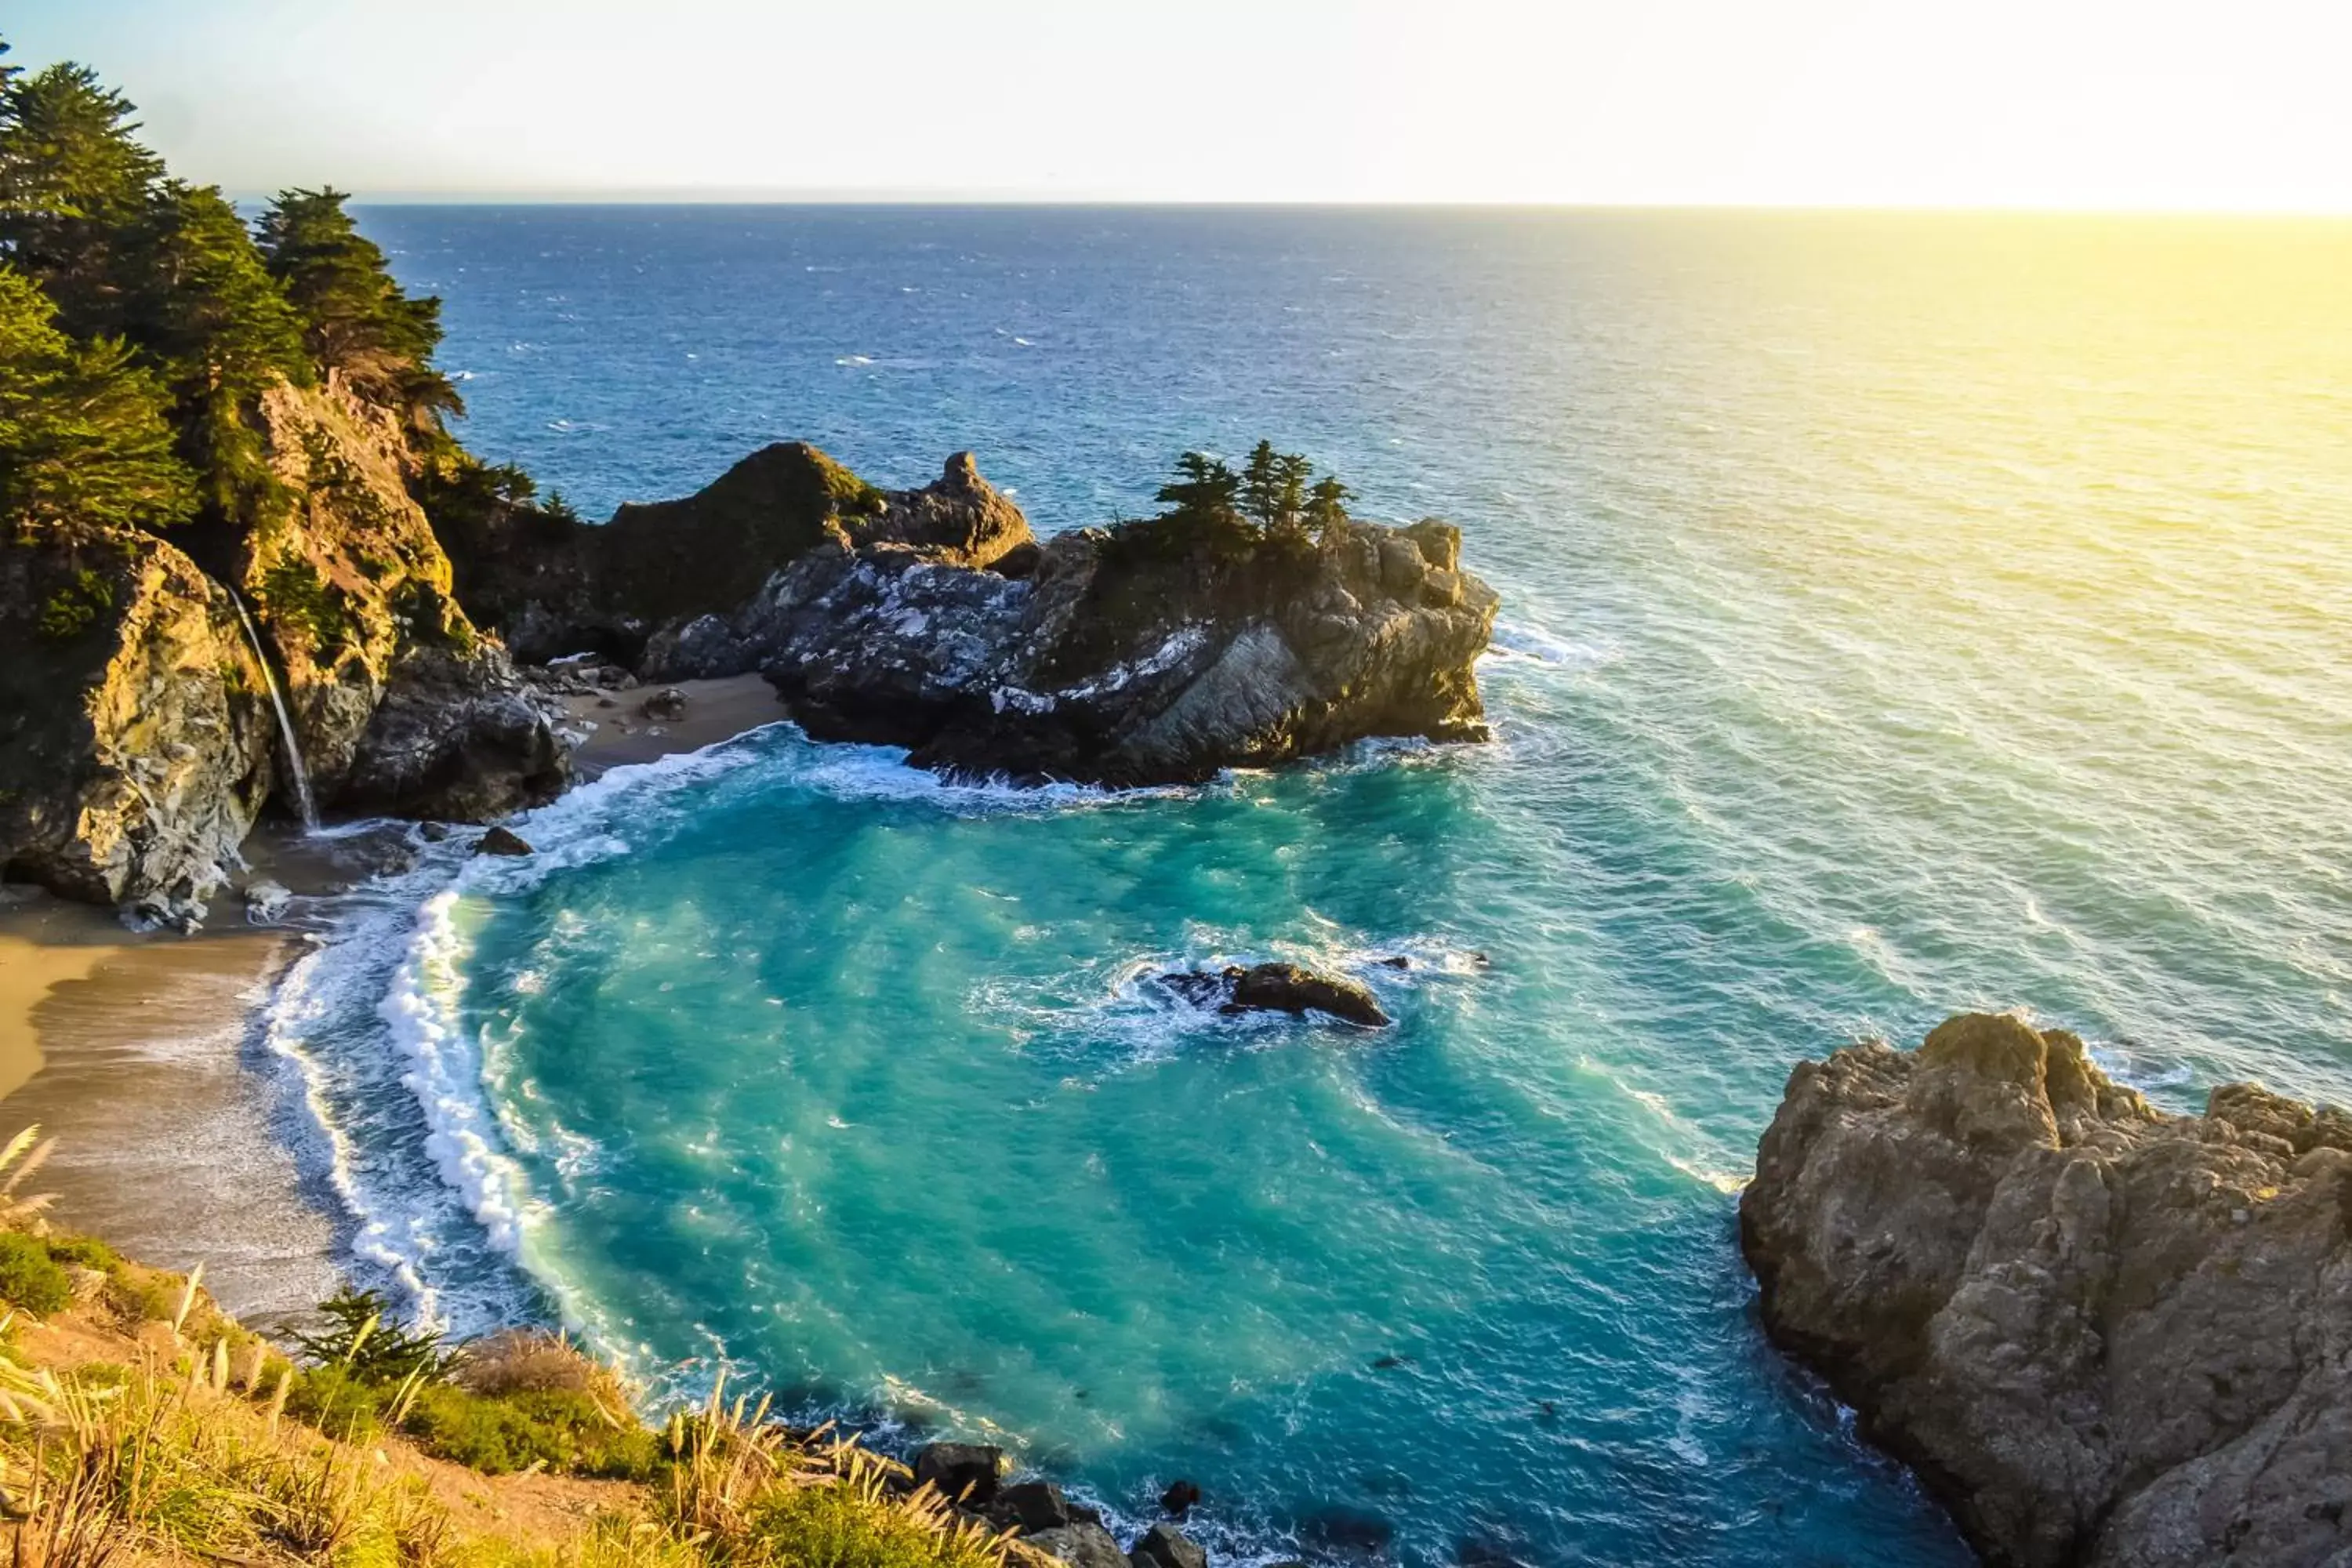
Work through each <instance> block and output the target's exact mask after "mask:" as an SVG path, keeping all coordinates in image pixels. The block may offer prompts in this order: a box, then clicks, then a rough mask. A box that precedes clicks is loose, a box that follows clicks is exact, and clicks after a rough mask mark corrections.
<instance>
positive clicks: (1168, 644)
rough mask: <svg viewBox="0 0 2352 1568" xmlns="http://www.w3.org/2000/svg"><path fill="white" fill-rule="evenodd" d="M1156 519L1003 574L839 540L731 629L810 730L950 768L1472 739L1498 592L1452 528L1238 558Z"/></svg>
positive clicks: (1204, 762)
mask: <svg viewBox="0 0 2352 1568" xmlns="http://www.w3.org/2000/svg"><path fill="white" fill-rule="evenodd" d="M1168 527H1169V525H1166V524H1161V523H1146V524H1129V525H1128V526H1127V527H1126V528H1125V529H1123V530H1120V531H1109V532H1105V531H1086V532H1081V533H1076V534H1066V535H1063V536H1061V537H1058V538H1056V539H1055V540H1052V541H1051V542H1048V543H1046V544H1045V546H1044V547H1043V549H1042V550H1041V551H1040V552H1039V554H1038V557H1037V559H1036V561H1035V563H1034V567H1032V569H1031V571H1030V573H1029V574H1028V575H1027V576H1025V577H1022V578H1017V579H1015V578H1007V577H1004V576H1003V575H1002V574H992V573H988V572H982V571H973V570H970V569H967V568H962V567H958V566H955V565H952V564H946V563H940V562H937V561H934V560H931V559H929V558H927V557H926V556H925V555H924V554H923V553H922V552H917V551H908V550H905V549H902V548H898V547H895V546H889V545H879V546H877V545H862V546H861V545H857V544H856V543H854V542H850V541H848V540H836V541H832V542H828V544H826V545H824V546H821V547H819V548H818V549H816V550H814V551H812V552H809V554H807V555H806V556H804V557H803V558H802V559H801V560H800V561H799V562H796V563H794V564H793V566H792V567H791V568H790V569H789V570H787V571H786V572H784V573H782V574H780V575H779V576H778V577H777V578H776V579H775V580H774V581H773V582H772V583H771V584H769V585H768V587H767V588H765V589H763V590H762V591H761V595H760V596H759V597H758V598H757V599H755V600H754V601H753V602H752V604H751V605H749V606H747V608H746V609H745V611H744V612H743V613H742V614H741V615H740V616H738V617H737V623H736V624H737V627H738V630H739V633H740V635H742V636H744V637H746V638H747V640H749V641H750V642H751V643H752V644H754V645H755V646H757V647H759V648H760V649H761V670H762V671H763V672H764V673H765V674H766V675H767V677H768V679H769V680H770V681H771V682H772V684H773V685H774V686H775V688H776V690H777V692H778V694H779V695H780V696H782V699H783V700H784V703H785V706H786V707H787V708H788V709H790V710H792V712H793V716H794V717H795V718H796V719H798V720H799V721H801V723H802V725H803V727H804V728H806V729H807V730H808V731H809V732H810V733H812V734H814V735H817V736H819V737H821V738H828V739H840V740H859V741H886V742H892V743H895V744H898V745H904V746H907V747H908V748H910V749H911V750H912V752H914V758H913V760H914V761H915V762H916V763H919V764H920V765H923V766H929V767H938V768H943V769H947V770H949V771H951V772H957V773H1004V774H1009V775H1011V776H1013V777H1017V778H1027V779H1040V778H1055V779H1070V780H1077V781H1082V782H1087V783H1100V784H1116V785H1132V784H1161V783H1181V782H1191V781H1197V780H1200V779H1204V778H1207V777H1209V776H1211V775H1212V774H1213V773H1216V772H1217V771H1218V770H1219V769H1221V768H1225V767H1235V766H1241V767H1259V766H1265V765H1269V764H1272V763H1282V762H1287V761H1290V760H1292V759H1294V758H1297V757H1301V756H1307V755H1311V754H1313V753H1316V752H1325V751H1329V750H1331V749H1333V748H1335V747H1338V746H1341V745H1345V744H1347V743H1348V742H1352V741H1357V740H1360V739H1363V738H1365V737H1368V736H1374V735H1397V736H1412V735H1418V736H1427V737H1429V738H1431V739H1434V740H1442V741H1459V740H1473V739H1479V738H1483V737H1484V735H1485V733H1486V727H1485V724H1484V722H1483V720H1482V717H1481V711H1482V710H1481V708H1480V703H1479V698H1478V689H1477V683H1476V679H1475V675H1474V673H1473V665H1474V663H1475V660H1476V658H1477V657H1478V655H1479V654H1480V653H1481V652H1483V651H1484V650H1485V648H1486V642H1487V637H1488V635H1489V634H1490V632H1491V631H1492V629H1493V626H1494V617H1495V611H1496V604H1497V600H1496V595H1495V594H1494V592H1493V590H1491V589H1489V588H1488V587H1487V586H1486V584H1484V583H1481V582H1480V581H1478V579H1477V578H1475V577H1473V576H1470V575H1468V574H1465V573H1464V572H1462V571H1461V569H1460V560H1459V556H1460V549H1461V536H1460V535H1459V534H1458V533H1457V532H1456V531H1454V529H1452V528H1451V527H1448V526H1447V525H1445V524H1444V523H1435V522H1431V523H1421V524H1416V525H1415V526H1414V527H1413V528H1412V529H1405V530H1398V529H1388V528H1381V527H1377V526H1373V525H1369V524H1361V523H1351V524H1348V525H1345V526H1344V527H1342V528H1340V529H1339V530H1336V531H1334V532H1333V533H1332V534H1331V535H1330V536H1329V537H1328V538H1327V539H1325V540H1324V541H1323V542H1320V543H1315V542H1307V541H1306V540H1303V539H1302V540H1298V541H1296V542H1276V541H1260V542H1256V543H1255V544H1254V545H1252V546H1250V547H1248V548H1247V549H1245V550H1242V551H1228V550H1225V549H1222V548H1219V547H1215V546H1210V545H1206V544H1202V545H1200V546H1197V547H1195V546H1193V545H1190V544H1187V543H1184V542H1181V541H1176V540H1172V539H1171V536H1170V535H1169V533H1168V532H1167V530H1168Z"/></svg>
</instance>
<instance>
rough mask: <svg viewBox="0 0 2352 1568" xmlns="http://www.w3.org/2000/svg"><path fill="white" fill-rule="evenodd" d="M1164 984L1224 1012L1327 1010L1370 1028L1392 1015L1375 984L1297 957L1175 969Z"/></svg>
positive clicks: (1162, 978)
mask: <svg viewBox="0 0 2352 1568" xmlns="http://www.w3.org/2000/svg"><path fill="white" fill-rule="evenodd" d="M1160 984H1162V985H1164V986H1166V987H1167V988H1168V989H1169V990H1171V991H1172V992H1174V993H1175V994H1177V995H1179V996H1181V997H1182V998H1183V999H1184V1000H1185V1001H1187V1002H1190V1003H1191V1004H1192V1005H1194V1006H1195V1007H1209V1006H1214V1007H1215V1008H1216V1009H1217V1010H1218V1011H1219V1012H1222V1013H1288V1014H1291V1015H1292V1016H1298V1015H1301V1014H1305V1013H1309V1012H1314V1013H1328V1014H1329V1015H1330V1016H1332V1017H1335V1018H1340V1019H1344V1020H1345V1021H1347V1022H1348V1023H1350V1024H1360V1025H1362V1026H1365V1027H1367V1028H1375V1029H1376V1028H1381V1027H1382V1026H1386V1025H1387V1024H1388V1023H1389V1021H1390V1020H1389V1016H1388V1014H1387V1013H1385V1012H1383V1011H1382V1010H1381V1004H1380V1001H1379V999H1378V998H1377V997H1375V996H1374V995H1373V994H1372V993H1371V988H1370V987H1369V986H1367V985H1363V984H1359V983H1358V982H1356V981H1353V980H1349V979H1348V978H1346V977H1345V976H1342V975H1337V974H1326V973H1321V972H1320V971H1318V970H1313V969H1307V968H1304V967H1302V966H1300V965H1298V964H1296V963H1260V964H1256V965H1254V966H1252V967H1250V968H1246V969H1244V968H1243V967H1242V966H1241V965H1239V964H1231V965H1228V966H1227V967H1226V968H1225V969H1224V970H1223V972H1221V973H1215V974H1212V973H1209V972H1208V971H1206V970H1203V969H1179V970H1171V971H1170V972H1169V973H1165V974H1162V975H1160Z"/></svg>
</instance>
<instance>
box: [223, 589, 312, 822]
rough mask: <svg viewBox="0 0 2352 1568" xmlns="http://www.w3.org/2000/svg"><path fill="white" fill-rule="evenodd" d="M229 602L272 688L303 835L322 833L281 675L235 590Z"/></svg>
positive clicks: (271, 705)
mask: <svg viewBox="0 0 2352 1568" xmlns="http://www.w3.org/2000/svg"><path fill="white" fill-rule="evenodd" d="M228 596H229V602H230V603H231V604H233V605H236V618H237V619H238V620H240V621H242V622H244V623H245V640H246V641H247V642H248V643H250V644H252V645H253V657H254V658H256V659H257V660H259V661H260V664H261V679H262V680H263V681H264V682H265V683H266V684H267V685H268V688H269V706H270V707H272V708H274V709H276V710H277V711H278V739H280V740H282V741H284V742H286V764H287V766H288V767H289V768H290V769H291V770H292V771H293V773H294V804H295V805H296V806H297V807H298V808H299V810H300V811H301V813H302V831H303V832H305V833H316V832H317V831H318V830H319V806H318V803H317V802H316V801H314V800H312V799H311V798H310V769H309V768H307V767H305V766H303V765H302V742H300V741H299V740H297V739H295V736H294V720H293V717H292V715H290V714H289V713H288V712H287V711H286V697H285V694H284V693H283V692H281V691H279V690H278V672H277V671H276V670H275V669H273V668H270V664H269V653H268V649H266V648H264V647H262V646H261V633H260V632H259V631H258V630H257V629H256V628H255V626H254V624H253V616H251V615H249V614H248V613H247V610H246V607H245V601H244V600H243V599H242V598H240V597H238V596H237V592H236V589H234V588H231V589H229V590H228Z"/></svg>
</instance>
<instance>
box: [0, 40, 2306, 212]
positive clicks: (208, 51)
mask: <svg viewBox="0 0 2352 1568" xmlns="http://www.w3.org/2000/svg"><path fill="white" fill-rule="evenodd" d="M0 27H5V29H6V34H7V37H9V38H10V40H11V41H12V42H13V43H14V44H15V45H16V59H17V60H18V61H19V62H21V63H28V64H41V63H45V62H47V61H48V60H51V59H56V58H63V57H71V58H79V59H81V60H84V61H86V62H87V63H89V64H91V65H94V66H96V67H97V68H99V69H100V71H101V72H102V73H103V74H104V75H105V76H106V77H107V78H109V79H110V80H112V81H114V82H116V83H118V84H120V85H121V87H123V88H124V89H126V90H127V91H128V92H129V93H130V94H131V96H132V97H133V98H134V99H136V100H138V102H139V103H140V105H141V106H142V110H144V113H145V119H146V122H147V127H148V134H149V139H150V140H151V141H152V142H153V143H154V144H155V145H156V146H157V147H159V148H160V149H161V150H162V151H163V152H164V153H166V154H167V155H168V156H169V157H170V158H171V160H172V163H173V166H174V168H175V169H176V170H178V171H179V172H181V173H183V174H187V175H190V176H192V177H194V178H197V179H201V180H205V181H213V182H217V183H219V184H224V185H226V186H227V187H229V189H230V190H231V191H232V193H236V194H247V193H255V192H261V191H268V190H274V189H276V188H278V187H279V186H283V185H289V184H317V183H320V182H322V181H332V182H333V183H335V184H339V185H341V186H344V187H346V188H355V189H357V190H358V191H359V192H361V193H362V195H378V196H384V195H550V196H562V195H634V196H663V195H676V196H746V195H857V196H894V195H896V196H933V197H936V196H976V197H1045V198H1071V199H1087V198H1139V199H1179V200H1235V201H1258V200H1323V201H1391V200H1393V201H1506V202H1512V201H1529V202H1578V203H1650V202H1674V203H1717V202H1722V203H1799V204H1870V205H1992V206H2061V207H2064V206H2100V207H2158V208H2221V209H2250V208H2251V209H2277V210H2291V211H2327V212H2352V74H2347V73H2352V0H2302V3H2289V0H2202V3H2200V4H2195V5H2190V4H2182V3H2178V0H1934V3H1929V0H1909V3H1906V0H1883V3H1876V4H1872V3H1865V0H1613V3H1610V4H1591V3H1587V0H1558V3H1554V4H1542V3H1538V0H1526V3H1519V4H1513V3H1507V0H1411V3H1408V0H1178V3H1161V0H835V3H833V4H826V5H804V4H798V3H792V0H766V3H760V0H654V3H646V0H628V3H622V0H397V3H395V4H383V3H378V4H367V5H362V4H353V3H349V0H12V3H11V4H10V5H8V6H7V7H6V9H5V12H0Z"/></svg>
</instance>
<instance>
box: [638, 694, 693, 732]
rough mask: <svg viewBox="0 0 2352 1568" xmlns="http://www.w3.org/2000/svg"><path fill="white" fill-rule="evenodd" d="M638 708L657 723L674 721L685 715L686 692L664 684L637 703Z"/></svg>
mask: <svg viewBox="0 0 2352 1568" xmlns="http://www.w3.org/2000/svg"><path fill="white" fill-rule="evenodd" d="M638 710H639V711H641V712H642V713H644V714H645V716H646V718H648V719H651V720H654V721H656V722H657V723H663V724H668V723H674V722H676V721H678V720H680V719H683V718H685V717H686V693H685V692H683V691H680V690H679V689H677V687H675V686H665V687H663V688H662V689H660V690H659V691H656V692H655V693H654V694H653V695H652V696H650V697H648V698H646V700H644V701H643V702H641V703H639V704H638Z"/></svg>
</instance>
